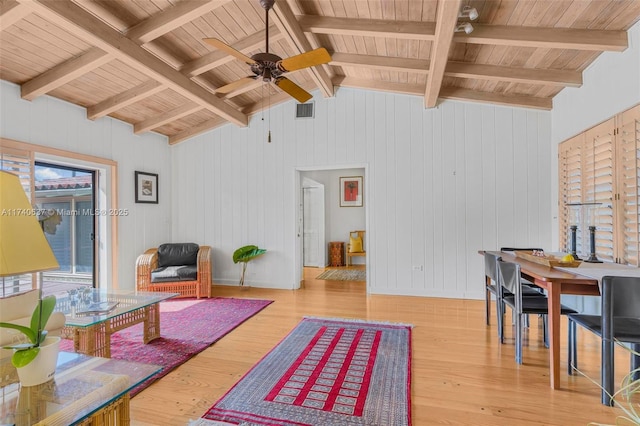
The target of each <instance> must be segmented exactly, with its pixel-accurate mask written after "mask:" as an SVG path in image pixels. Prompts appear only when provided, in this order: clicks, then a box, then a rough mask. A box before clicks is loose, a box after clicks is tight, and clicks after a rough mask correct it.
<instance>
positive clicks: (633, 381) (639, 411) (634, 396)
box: [576, 341, 640, 426]
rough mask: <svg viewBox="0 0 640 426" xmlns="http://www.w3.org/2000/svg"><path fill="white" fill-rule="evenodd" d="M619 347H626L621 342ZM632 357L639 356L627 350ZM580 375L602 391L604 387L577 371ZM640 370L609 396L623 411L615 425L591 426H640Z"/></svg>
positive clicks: (598, 424)
mask: <svg viewBox="0 0 640 426" xmlns="http://www.w3.org/2000/svg"><path fill="white" fill-rule="evenodd" d="M616 343H618V344H619V345H621V346H624V345H623V344H621V343H620V342H617V341H616ZM626 349H627V350H629V352H631V354H632V355H639V354H638V353H637V352H635V351H634V350H632V349H630V348H626ZM576 371H578V373H580V374H582V375H583V376H584V377H586V378H588V379H589V380H591V381H592V382H593V383H595V384H596V385H597V386H598V387H599V388H600V389H602V386H600V384H599V383H598V382H596V381H595V380H593V379H592V378H590V377H589V376H587V375H586V374H585V373H583V372H582V371H580V370H578V369H576ZM639 377H640V368H636V369H635V370H632V371H630V372H629V373H628V374H627V375H626V376H624V379H622V385H621V387H620V389H618V391H616V392H615V393H614V394H613V395H610V394H609V393H608V392H607V394H608V395H609V396H610V397H611V398H612V399H613V400H614V401H615V406H616V407H617V408H618V409H619V410H621V411H622V414H621V415H619V416H618V417H617V418H616V422H615V424H605V423H596V422H591V423H589V425H593V426H623V425H635V426H640V401H639V400H638V399H639V398H638V397H640V378H639Z"/></svg>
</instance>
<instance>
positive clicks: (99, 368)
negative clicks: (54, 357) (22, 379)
mask: <svg viewBox="0 0 640 426" xmlns="http://www.w3.org/2000/svg"><path fill="white" fill-rule="evenodd" d="M161 369H162V367H160V366H158V365H151V364H142V363H138V362H129V361H123V360H118V359H110V358H98V357H90V356H87V355H81V354H76V353H70V352H60V354H59V355H58V366H57V368H56V374H55V376H54V378H53V379H52V380H49V381H48V382H46V383H43V384H41V385H38V386H25V387H21V386H20V385H19V383H18V374H17V372H16V369H15V368H14V367H13V365H11V358H4V359H1V360H0V425H16V426H21V425H32V424H35V423H37V422H39V421H42V420H44V419H46V424H50V425H71V424H74V423H75V422H78V421H80V420H82V419H85V418H87V417H89V416H91V415H92V414H94V413H95V412H96V411H98V410H100V409H102V408H103V407H105V406H107V405H109V404H110V403H112V402H113V401H115V400H117V399H118V398H120V397H121V396H122V395H124V394H125V393H127V392H129V391H130V390H131V389H132V388H134V387H136V386H137V385H139V384H140V383H142V382H144V381H145V380H146V379H148V378H149V377H151V376H153V375H154V374H156V373H157V372H158V371H160V370H161Z"/></svg>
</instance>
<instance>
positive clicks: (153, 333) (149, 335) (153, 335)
mask: <svg viewBox="0 0 640 426" xmlns="http://www.w3.org/2000/svg"><path fill="white" fill-rule="evenodd" d="M158 337H160V304H159V303H154V304H153V305H151V306H147V307H146V308H145V318H144V336H143V340H144V343H145V344H146V343H149V342H150V341H152V340H153V339H157V338H158Z"/></svg>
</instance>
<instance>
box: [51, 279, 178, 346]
mask: <svg viewBox="0 0 640 426" xmlns="http://www.w3.org/2000/svg"><path fill="white" fill-rule="evenodd" d="M68 293H69V294H68V295H67V296H64V297H58V299H57V302H56V307H55V310H56V311H58V312H62V313H64V315H65V317H66V321H65V326H64V328H63V329H62V333H61V336H62V337H63V338H65V339H73V346H74V350H75V351H76V352H78V353H83V354H86V355H91V356H99V357H105V358H109V357H111V335H112V334H113V333H115V332H117V331H120V330H123V329H125V328H127V327H131V326H132V325H134V324H139V323H144V326H143V327H144V334H143V342H144V343H145V344H146V343H149V342H150V341H152V340H153V339H157V338H158V337H160V306H159V303H160V302H162V301H163V300H167V299H171V298H172V297H175V296H177V295H178V293H157V292H129V293H127V292H109V293H105V292H102V291H100V290H97V289H91V288H87V289H81V290H77V291H75V292H74V291H68Z"/></svg>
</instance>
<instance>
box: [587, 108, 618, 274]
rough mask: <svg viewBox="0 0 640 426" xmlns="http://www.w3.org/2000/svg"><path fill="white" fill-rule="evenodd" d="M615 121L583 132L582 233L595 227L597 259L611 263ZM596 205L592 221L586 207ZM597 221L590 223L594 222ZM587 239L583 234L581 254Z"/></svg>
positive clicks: (612, 258) (588, 237) (588, 242)
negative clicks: (590, 227)
mask: <svg viewBox="0 0 640 426" xmlns="http://www.w3.org/2000/svg"><path fill="white" fill-rule="evenodd" d="M614 131H615V121H614V119H611V120H608V121H605V122H604V123H602V124H600V125H598V126H596V127H594V128H592V129H590V130H589V131H587V132H586V136H585V141H584V148H583V175H582V185H583V187H582V203H583V204H585V206H584V207H583V209H582V211H583V212H584V217H583V221H582V224H583V226H582V230H583V232H584V231H586V229H587V227H588V226H594V225H595V226H596V232H595V241H596V245H595V246H596V253H597V255H598V258H599V259H600V260H604V261H608V262H613V261H614V257H615V256H614V252H613V229H614V218H613V191H614V189H613V185H614V182H613V177H614V174H613V148H614V146H613V137H614ZM592 203H595V205H596V206H597V210H596V212H597V213H596V216H595V217H594V218H593V219H592V218H591V217H589V215H588V214H587V213H588V211H589V205H590V204H592ZM594 219H595V220H596V221H597V222H593V220H594ZM589 240H590V236H589V235H583V238H582V243H583V250H582V251H583V252H584V253H588V251H589V250H588V247H589V244H590V241H589Z"/></svg>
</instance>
